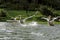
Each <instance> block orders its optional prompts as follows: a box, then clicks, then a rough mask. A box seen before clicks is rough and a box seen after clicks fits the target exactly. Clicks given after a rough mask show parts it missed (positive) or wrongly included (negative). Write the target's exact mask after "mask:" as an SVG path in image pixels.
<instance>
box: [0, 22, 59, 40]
mask: <svg viewBox="0 0 60 40" xmlns="http://www.w3.org/2000/svg"><path fill="white" fill-rule="evenodd" d="M23 25H24V26H23ZM0 40H60V25H59V24H56V25H55V26H48V25H45V24H36V22H31V23H29V24H19V23H15V22H14V23H7V22H0Z"/></svg>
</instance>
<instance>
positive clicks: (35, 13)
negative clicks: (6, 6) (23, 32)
mask: <svg viewBox="0 0 60 40" xmlns="http://www.w3.org/2000/svg"><path fill="white" fill-rule="evenodd" d="M37 13H38V11H36V12H35V14H34V15H32V16H30V17H27V18H25V19H23V22H25V21H26V20H27V19H29V18H32V17H33V16H35V15H36V14H37Z"/></svg>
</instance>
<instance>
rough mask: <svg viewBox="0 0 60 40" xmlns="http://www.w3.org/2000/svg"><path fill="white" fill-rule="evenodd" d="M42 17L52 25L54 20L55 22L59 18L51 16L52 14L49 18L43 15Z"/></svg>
mask: <svg viewBox="0 0 60 40" xmlns="http://www.w3.org/2000/svg"><path fill="white" fill-rule="evenodd" d="M42 19H45V20H47V22H48V24H49V25H50V26H54V23H53V22H54V21H55V20H56V19H58V17H54V18H51V16H49V17H48V18H45V17H43V18H42Z"/></svg>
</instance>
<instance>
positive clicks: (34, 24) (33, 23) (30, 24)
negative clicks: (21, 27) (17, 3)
mask: <svg viewBox="0 0 60 40" xmlns="http://www.w3.org/2000/svg"><path fill="white" fill-rule="evenodd" d="M28 25H29V26H37V22H34V21H33V22H31V23H29V24H28Z"/></svg>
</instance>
